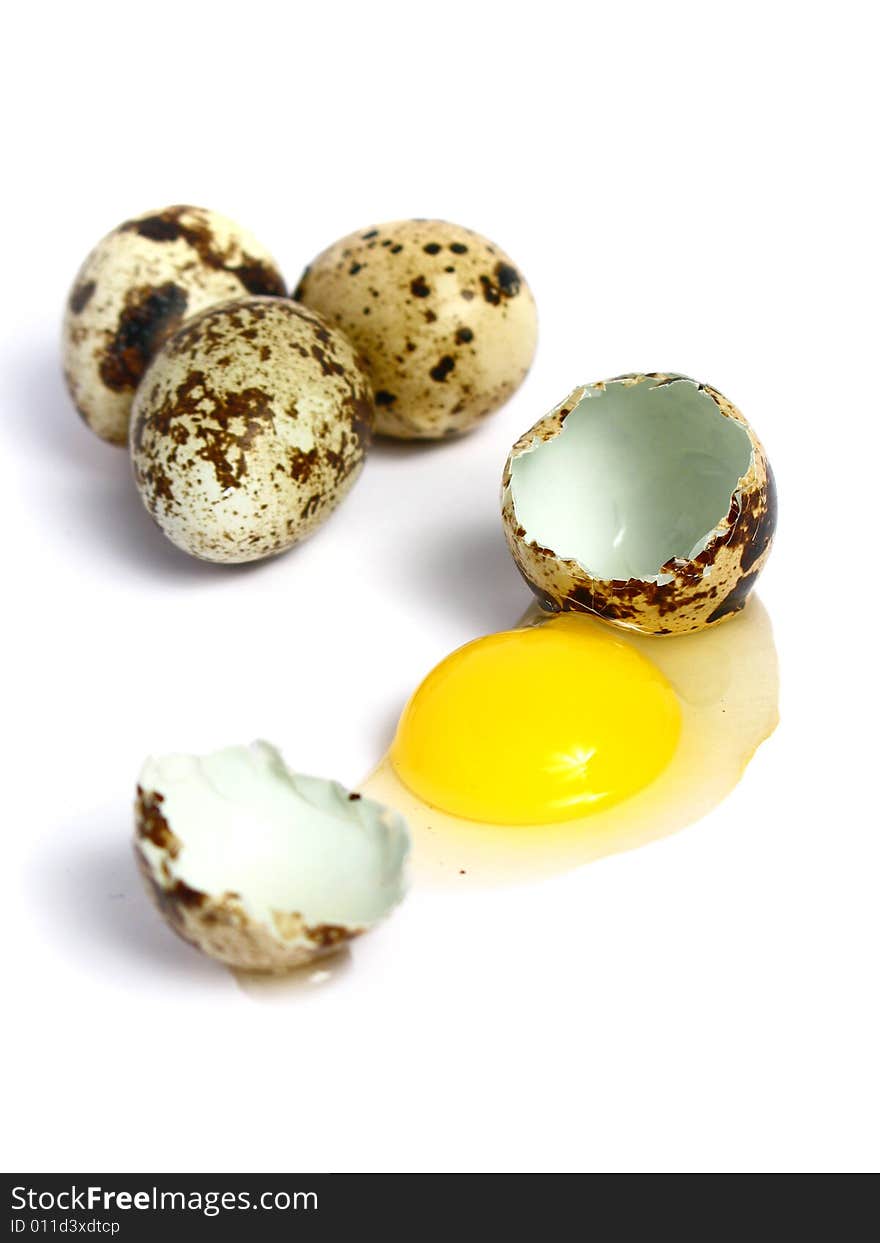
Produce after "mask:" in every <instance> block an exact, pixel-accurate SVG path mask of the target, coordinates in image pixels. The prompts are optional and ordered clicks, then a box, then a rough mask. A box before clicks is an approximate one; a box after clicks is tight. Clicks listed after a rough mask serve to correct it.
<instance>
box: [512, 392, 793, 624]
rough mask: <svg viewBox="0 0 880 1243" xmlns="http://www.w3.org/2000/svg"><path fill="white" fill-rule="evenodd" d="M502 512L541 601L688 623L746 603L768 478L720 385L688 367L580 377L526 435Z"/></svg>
mask: <svg viewBox="0 0 880 1243" xmlns="http://www.w3.org/2000/svg"><path fill="white" fill-rule="evenodd" d="M502 512H503V521H504V530H505V534H506V536H507V541H508V544H509V546H510V550H511V552H512V553H513V557H514V560H515V561H516V564H517V566H518V567H519V570H520V572H521V573H522V575H523V577H524V578H525V580H526V582H527V583H528V584H529V586H530V587H531V589H532V591H533V592H534V593H535V595H536V596H537V598H538V600H539V601H540V603H541V604H542V605H543V606H544V607H545V608H547V609H549V610H551V611H556V610H563V611H573V612H588V613H595V614H596V615H597V616H599V617H602V618H605V619H606V620H608V621H612V622H616V623H618V624H619V625H621V626H625V627H630V628H632V629H635V630H640V631H643V632H645V633H647V634H660V635H666V634H686V633H688V632H690V631H695V630H699V629H701V628H702V627H704V626H712V625H714V624H715V623H717V622H720V621H723V620H724V619H725V618H728V617H730V616H731V615H732V614H734V613H736V612H738V611H739V610H740V609H741V608H742V607H743V605H744V604H745V602H746V598H747V597H748V594H749V592H750V591H751V589H752V587H753V586H754V584H755V580H756V579H757V577H758V574H759V573H760V571H761V569H762V568H763V566H764V564H765V562H766V560H767V557H768V555H769V552H770V545H771V542H772V539H773V533H774V530H775V527H776V489H775V485H774V481H773V472H772V471H771V469H770V465H769V463H768V461H767V456H766V454H765V452H764V448H763V446H762V445H761V442H760V441H759V440H758V438H757V436H756V435H755V433H754V431H753V430H752V428H751V427H750V425H749V423H748V422H747V421H746V419H745V418H744V417H743V416H742V414H740V412H739V410H737V408H736V407H735V406H734V405H733V404H732V403H731V402H729V401H728V400H727V398H726V397H722V395H721V394H720V393H719V392H717V390H715V389H714V388H710V387H709V385H707V384H700V383H698V382H697V381H695V380H691V379H688V378H687V377H686V376H681V375H671V374H669V375H667V374H659V373H650V374H647V375H642V374H634V375H626V376H618V377H616V378H615V379H613V380H606V381H602V382H601V383H598V384H591V385H582V386H580V387H579V388H576V389H575V390H574V391H573V392H572V393H570V394H569V396H568V397H566V398H565V400H564V401H562V402H560V404H559V405H558V406H556V407H555V409H553V410H552V411H551V412H550V414H548V415H546V416H545V417H544V418H542V419H540V420H539V421H538V422H537V423H536V424H535V426H534V427H533V428H532V429H531V430H530V431H528V432H526V433H525V435H524V436H521V437H520V439H519V440H518V441H517V442H516V444H515V445H514V446H513V449H512V450H511V452H510V456H509V457H508V460H507V464H506V466H505V469H504V478H503V484H502Z"/></svg>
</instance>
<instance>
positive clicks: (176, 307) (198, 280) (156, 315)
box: [63, 206, 285, 445]
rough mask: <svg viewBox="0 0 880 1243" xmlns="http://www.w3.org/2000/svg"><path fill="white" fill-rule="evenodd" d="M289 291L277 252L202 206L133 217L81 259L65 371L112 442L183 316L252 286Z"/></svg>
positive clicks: (98, 429)
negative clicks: (153, 362) (153, 360)
mask: <svg viewBox="0 0 880 1243" xmlns="http://www.w3.org/2000/svg"><path fill="white" fill-rule="evenodd" d="M284 293H285V286H284V280H283V278H282V276H281V273H280V272H279V270H278V267H277V265H276V263H275V260H274V259H273V258H272V256H271V255H270V254H269V252H268V251H267V250H266V249H265V247H263V246H261V245H260V243H259V242H258V241H257V240H256V238H254V237H253V236H252V235H251V234H250V233H249V232H248V231H247V230H246V229H242V228H241V226H240V225H237V224H235V223H234V221H232V220H227V219H226V217H225V216H221V215H219V214H218V213H217V212H213V211H207V210H206V209H205V208H203V207H186V206H178V207H166V208H164V209H162V210H161V211H151V212H146V213H145V214H144V215H143V216H137V217H135V218H134V219H133V220H126V221H124V223H123V224H121V225H119V227H118V228H116V229H114V230H113V231H112V233H108V234H107V236H106V237H105V238H103V239H102V240H101V241H100V242H99V243H98V245H97V246H96V247H95V249H94V250H93V251H92V252H91V254H90V255H89V256H88V258H87V259H86V260H85V262H84V263H83V265H82V267H81V268H80V270H79V272H78V273H77V276H76V279H75V280H74V282H73V288H72V289H71V291H70V295H69V297H68V299H67V310H66V314H65V316H64V329H63V350H64V375H65V379H66V381H67V387H68V389H69V391H70V395H71V397H72V398H73V401H74V404H75V405H76V408H77V410H78V411H79V413H80V414H81V415H82V417H83V419H84V420H85V422H86V423H87V424H88V425H89V427H90V428H91V429H92V431H93V432H95V433H97V435H98V436H101V437H102V438H103V439H104V440H109V441H111V442H112V443H113V444H117V445H124V444H125V443H126V441H127V439H128V423H129V415H130V412H131V403H132V399H133V397H134V393H135V390H136V389H137V386H138V383H139V382H140V379H141V376H142V375H143V373H144V371H145V370H146V369H147V366H148V364H149V362H150V359H151V358H152V357H153V355H154V354H155V352H156V350H157V349H158V348H159V346H160V345H161V344H162V342H163V341H164V340H165V338H166V337H167V336H169V334H170V333H172V332H173V331H174V330H175V328H177V327H178V326H179V325H180V324H181V323H182V322H183V320H184V319H187V318H188V317H189V316H190V315H194V314H196V313H197V312H198V311H201V310H204V308H205V307H208V306H211V305H213V304H214V303H215V302H225V301H226V300H227V299H229V298H237V297H241V296H242V295H244V294H258V295H260V294H270V295H273V296H278V295H283V294H284Z"/></svg>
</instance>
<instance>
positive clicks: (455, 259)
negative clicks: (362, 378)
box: [293, 220, 537, 440]
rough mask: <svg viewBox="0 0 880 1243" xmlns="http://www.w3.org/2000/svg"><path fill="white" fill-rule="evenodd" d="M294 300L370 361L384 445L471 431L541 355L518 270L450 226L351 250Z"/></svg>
mask: <svg viewBox="0 0 880 1243" xmlns="http://www.w3.org/2000/svg"><path fill="white" fill-rule="evenodd" d="M293 296H294V297H295V298H297V299H298V300H299V301H301V302H303V303H304V304H305V305H306V306H309V307H311V308H312V309H313V310H316V311H318V312H320V314H322V315H324V316H325V317H326V318H327V319H328V320H329V321H330V322H331V323H333V324H336V325H337V327H339V328H341V329H342V330H343V332H344V333H345V334H346V336H347V337H348V338H349V339H350V340H351V341H352V342H353V343H354V345H355V347H356V348H357V349H358V350H359V351H360V353H361V354H363V356H364V358H365V359H366V361H367V364H368V366H369V369H370V373H371V375H372V378H373V386H374V390H375V398H376V430H377V431H378V432H380V433H382V434H383V435H386V436H397V437H400V438H401V439H404V440H419V439H421V440H436V439H439V438H441V437H443V436H452V435H455V434H457V433H459V432H465V431H467V430H468V429H469V428H471V427H473V426H474V424H475V423H478V422H479V421H480V419H483V418H485V417H486V415H488V414H491V413H492V411H493V410H497V409H498V407H499V406H500V405H502V403H503V402H505V401H506V400H507V398H508V397H510V395H511V394H512V393H513V392H514V391H515V390H516V389H517V388H518V387H519V385H520V384H521V383H522V381H523V379H524V378H525V375H526V372H527V371H528V369H529V367H530V366H531V362H532V358H533V356H534V353H535V344H536V340H537V316H536V312H535V303H534V299H533V298H532V294H531V291H530V290H529V287H528V285H527V284H526V282H525V280H524V279H523V277H522V275H521V274H520V272H519V271H518V269H517V268H516V267H515V266H514V265H513V263H512V262H511V260H510V259H509V257H508V256H507V255H506V254H505V253H504V251H503V250H501V249H500V247H498V246H496V245H495V243H494V242H490V241H488V240H487V239H486V238H485V237H481V236H480V234H479V233H474V232H472V231H471V230H470V229H465V228H462V227H461V226H460V225H456V224H449V223H447V222H446V221H443V220H398V221H395V222H394V223H392V224H381V225H375V226H374V227H371V228H367V229H363V230H361V231H360V232H358V233H352V234H351V235H350V236H348V237H344V238H342V240H341V241H338V242H336V243H335V244H334V245H333V246H331V247H329V249H328V250H325V251H324V252H323V254H320V255H319V256H318V257H317V259H315V260H314V261H313V262H312V263H311V264H310V265H309V266H308V267H307V268H306V270H305V272H304V273H303V275H302V277H301V278H300V282H299V285H298V286H297V289H296V292H295V293H294V295H293Z"/></svg>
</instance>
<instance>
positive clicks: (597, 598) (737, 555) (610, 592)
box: [501, 372, 776, 635]
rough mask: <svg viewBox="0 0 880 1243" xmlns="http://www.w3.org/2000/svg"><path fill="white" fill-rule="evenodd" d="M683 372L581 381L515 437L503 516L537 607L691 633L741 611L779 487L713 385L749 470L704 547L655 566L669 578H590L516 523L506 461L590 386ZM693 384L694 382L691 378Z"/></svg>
mask: <svg viewBox="0 0 880 1243" xmlns="http://www.w3.org/2000/svg"><path fill="white" fill-rule="evenodd" d="M682 379H686V377H682V376H678V375H673V374H667V373H661V372H648V373H644V374H643V373H632V374H629V375H624V376H616V377H615V378H614V379H613V380H606V381H601V382H600V383H598V384H595V385H580V386H579V387H578V388H576V389H574V390H573V392H571V393H570V394H569V395H568V397H566V398H565V400H564V401H562V402H560V403H559V405H558V406H556V407H554V409H553V410H551V412H550V413H549V414H548V415H546V416H545V417H544V418H542V419H539V420H538V422H537V423H536V424H535V425H534V427H532V428H531V429H530V430H529V431H527V432H526V433H525V434H524V435H523V436H521V437H520V438H519V440H518V441H517V442H516V444H515V445H514V446H513V448H512V449H511V451H510V454H509V456H508V459H507V463H506V465H505V468H504V475H503V479H502V492H501V501H502V520H503V523H504V533H505V536H506V538H507V543H508V546H509V548H510V551H511V553H512V554H513V558H514V561H515V562H516V564H517V568H518V569H519V571H520V573H521V574H522V576H523V578H524V579H525V580H526V582H527V583H528V585H529V587H530V588H531V589H532V591H533V592H534V594H535V596H536V597H537V599H538V600H539V602H540V603H541V605H542V606H543V607H544V608H545V609H548V610H550V611H553V612H558V611H565V612H583V613H594V614H595V615H596V616H598V617H602V618H604V619H606V620H607V621H611V622H614V623H617V624H618V625H621V626H625V627H627V628H630V629H634V630H638V631H641V632H643V633H645V634H656V635H666V634H688V633H692V632H694V631H698V630H702V629H703V628H704V627H706V626H713V625H715V624H717V623H718V622H721V621H724V620H725V619H726V618H728V617H731V616H732V615H734V614H735V613H737V612H739V610H740V609H742V608H743V607H744V605H745V603H746V600H747V598H748V596H749V593H750V592H751V590H752V588H753V587H754V585H755V581H756V579H757V577H758V575H759V574H760V572H761V570H762V569H763V567H764V565H765V563H766V561H767V558H768V556H769V554H770V546H771V543H772V541H773V535H774V532H775V530H776V486H775V483H774V479H773V472H772V470H771V467H770V464H769V462H768V460H767V455H766V453H765V451H764V447H763V445H762V444H761V442H760V440H759V439H758V437H757V436H756V434H755V432H754V430H753V428H752V427H751V425H750V424H749V422H748V420H747V419H746V418H745V417H744V416H743V415H742V414H741V413H740V411H739V410H738V409H737V408H736V406H734V405H733V403H732V402H730V401H728V400H727V398H726V397H724V396H722V394H721V393H719V392H718V391H717V390H716V389H714V388H711V387H710V386H709V385H706V384H699V385H698V387H699V389H700V390H701V391H702V392H704V393H705V394H706V395H707V396H708V397H710V398H711V399H712V401H714V402H715V404H716V406H717V407H718V409H719V410H720V412H721V413H722V414H723V415H724V417H725V418H728V419H734V420H736V421H737V422H738V423H740V424H742V426H743V427H744V428H745V429H746V431H747V432H748V435H749V440H750V443H751V447H752V455H751V463H750V465H749V469H748V472H747V473H746V475H744V476H743V478H742V479H741V480H740V481H739V486H738V487H737V489H736V491H735V492H734V494H733V496H732V499H731V504H730V509H729V511H728V513H727V514H726V515H725V516H724V517H723V518H722V520H721V521H720V522H719V525H718V527H717V528H716V529H715V531H714V533H713V535H712V538H711V539H710V540H709V542H708V543H707V544H706V546H705V548H704V549H703V550H702V551H701V552H700V553H699V554H698V555H697V556H696V557H695V558H694V559H693V560H691V561H685V560H681V559H674V560H672V561H669V562H668V563H667V564H666V565H664V566H662V567H660V569H661V571H662V574H661V575H660V577H662V578H663V579H664V580H666V581H662V582H651V581H643V580H641V579H626V580H620V579H613V580H607V579H600V578H594V577H592V576H591V575H589V574H588V573H586V571H585V570H584V567H583V566H582V565H580V563H579V562H577V561H570V560H565V559H563V558H560V557H557V556H556V554H555V553H554V552H553V551H552V549H549V548H542V547H541V546H540V545H539V544H537V543H534V542H529V541H528V540H527V539H526V533H525V531H524V529H523V527H522V525H521V524H520V521H519V519H518V517H517V514H516V508H515V505H514V499H513V492H512V488H511V463H512V462H513V461H514V459H515V458H516V457H517V456H519V454H521V453H524V452H527V451H528V450H529V449H531V448H533V447H534V445H535V442H536V440H537V441H546V440H552V439H553V438H554V437H555V436H557V435H558V434H559V432H560V431H561V430H562V427H563V424H564V422H565V419H566V418H567V416H568V415H569V414H570V413H571V411H572V410H574V409H575V407H576V406H577V405H578V403H579V402H580V401H581V399H582V398H583V397H584V395H585V393H586V391H587V389H588V388H594V389H602V388H604V387H605V386H606V385H610V384H627V385H632V384H642V383H645V382H646V381H652V382H654V383H659V384H663V383H672V382H675V381H680V380H682ZM689 383H692V384H696V383H697V382H696V381H689Z"/></svg>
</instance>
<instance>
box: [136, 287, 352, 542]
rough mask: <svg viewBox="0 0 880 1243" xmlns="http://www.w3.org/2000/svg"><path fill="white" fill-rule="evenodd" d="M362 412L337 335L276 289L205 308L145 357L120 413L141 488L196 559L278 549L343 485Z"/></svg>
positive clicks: (335, 498) (332, 502)
mask: <svg viewBox="0 0 880 1243" xmlns="http://www.w3.org/2000/svg"><path fill="white" fill-rule="evenodd" d="M372 421H373V402H372V394H371V392H370V384H369V380H368V378H367V376H366V375H365V373H364V372H363V370H362V369H361V367H360V364H359V362H358V360H357V358H356V357H355V354H354V351H353V350H352V348H351V346H350V345H349V343H348V342H347V341H346V340H345V338H344V337H343V336H342V335H341V334H340V333H338V332H336V331H334V330H333V329H332V328H330V327H329V326H328V325H327V324H326V323H325V322H324V321H323V320H322V319H321V318H320V316H318V315H316V314H315V313H314V312H312V311H310V310H308V309H307V308H306V307H303V306H299V305H298V304H297V303H295V302H291V301H289V300H288V299H286V298H242V299H237V300H235V301H232V302H226V303H222V304H221V305H219V306H215V307H211V308H209V309H208V310H207V311H203V312H202V314H201V315H198V316H195V317H194V318H193V319H190V320H188V321H187V323H186V324H184V325H183V326H182V327H181V328H179V329H178V330H177V332H175V333H174V334H173V335H172V336H171V337H169V338H168V340H167V341H166V342H165V344H164V345H163V346H162V347H161V349H160V350H159V352H158V353H157V354H156V356H155V358H154V359H153V362H152V363H151V364H150V367H149V368H148V370H147V373H146V375H145V376H144V378H143V381H142V383H141V385H140V387H139V389H138V392H137V395H136V397H135V401H134V406H133V409H132V425H131V453H132V461H133V464H134V473H135V481H136V483H137V486H138V489H139V491H140V494H141V498H142V500H143V502H144V504H145V505H146V507H147V509H148V510H149V512H150V514H151V515H152V516H153V518H154V519H155V521H156V522H157V523H158V525H159V526H160V527H161V529H162V530H163V531H164V532H165V534H166V535H167V536H168V538H169V539H170V540H171V541H172V543H174V544H176V545H177V546H178V548H182V549H183V550H184V551H185V552H189V553H191V554H192V555H193V556H194V557H200V558H202V559H203V560H205V561H224V562H242V561H255V560H258V559H259V558H261V557H267V556H271V555H273V554H274V553H279V552H283V551H284V550H285V549H287V548H289V547H291V545H293V544H295V543H296V542H297V541H298V540H301V539H302V538H303V537H304V536H305V535H307V534H308V533H309V532H310V531H311V530H312V529H313V528H314V527H316V526H317V525H318V524H319V523H320V522H322V521H323V520H324V519H325V518H326V517H327V516H328V515H329V514H330V512H331V511H332V510H333V509H334V508H335V506H336V505H338V504H339V502H340V501H341V500H342V498H343V497H344V496H345V495H346V493H347V492H348V491H349V489H350V488H351V486H352V484H353V483H354V481H355V479H356V478H357V476H358V474H359V473H360V470H361V467H362V466H363V462H364V455H365V453H366V449H367V445H368V443H369V439H370V432H371V429H372Z"/></svg>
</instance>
